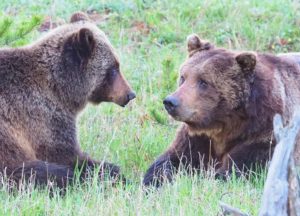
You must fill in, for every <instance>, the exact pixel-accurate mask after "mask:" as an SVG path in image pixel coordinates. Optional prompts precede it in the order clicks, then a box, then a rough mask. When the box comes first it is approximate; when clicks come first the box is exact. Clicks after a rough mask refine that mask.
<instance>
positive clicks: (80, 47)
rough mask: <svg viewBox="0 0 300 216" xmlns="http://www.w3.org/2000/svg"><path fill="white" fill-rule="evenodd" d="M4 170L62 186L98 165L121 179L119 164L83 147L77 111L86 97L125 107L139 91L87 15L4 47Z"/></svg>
mask: <svg viewBox="0 0 300 216" xmlns="http://www.w3.org/2000/svg"><path fill="white" fill-rule="evenodd" d="M0 74H1V79H0V172H1V173H2V174H3V173H4V172H6V173H7V175H8V176H11V177H12V179H14V180H17V181H18V180H19V179H20V178H21V177H22V176H25V177H29V176H30V175H31V173H34V174H35V180H36V182H37V183H39V184H47V181H48V179H49V178H51V179H54V181H55V182H56V184H57V186H59V187H64V186H65V184H66V183H67V181H69V179H70V178H72V177H73V170H74V168H75V166H78V169H79V170H82V174H83V176H84V175H85V173H86V171H88V170H93V169H94V167H100V173H99V175H100V176H101V177H103V176H104V174H105V173H108V174H109V175H110V176H112V177H114V178H116V179H118V178H119V177H120V176H119V175H120V172H119V167H118V166H116V165H113V164H110V163H107V162H104V161H96V160H94V159H91V158H90V157H89V156H88V155H87V154H86V153H84V152H83V151H82V150H81V149H80V145H79V142H78V139H77V129H76V117H77V116H78V113H79V112H80V111H82V109H83V108H84V107H85V106H86V105H87V103H89V102H90V103H93V104H99V103H101V102H104V101H107V102H114V103H116V104H118V105H120V106H125V105H126V104H127V103H128V102H129V101H130V100H132V99H133V98H134V97H135V94H134V92H133V91H132V90H131V88H130V86H129V85H128V83H127V81H126V80H125V79H124V77H123V75H122V73H121V71H120V63H119V60H118V57H117V55H116V53H115V51H114V49H113V47H112V45H111V43H110V42H109V40H108V39H107V37H106V36H105V34H104V33H103V32H102V31H101V30H99V29H98V28H97V27H96V25H94V24H93V23H91V22H90V21H89V19H88V17H87V16H86V15H85V14H83V13H76V14H74V15H73V16H72V17H71V22H70V23H69V24H65V25H63V26H61V27H58V28H56V29H54V30H52V31H50V32H49V33H48V34H46V35H45V36H44V37H43V38H41V39H40V40H38V41H37V42H35V43H33V44H31V45H29V46H25V47H21V48H16V49H13V48H7V49H0Z"/></svg>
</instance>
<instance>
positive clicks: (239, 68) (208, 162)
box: [143, 34, 300, 186]
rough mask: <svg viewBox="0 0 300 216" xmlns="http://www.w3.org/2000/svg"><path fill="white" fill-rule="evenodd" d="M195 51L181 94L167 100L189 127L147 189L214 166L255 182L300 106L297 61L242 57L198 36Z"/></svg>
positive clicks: (150, 175) (147, 180)
mask: <svg viewBox="0 0 300 216" xmlns="http://www.w3.org/2000/svg"><path fill="white" fill-rule="evenodd" d="M187 48H188V58H187V60H186V61H185V62H184V63H183V64H182V66H181V68H180V79H179V87H178V89H177V90H176V91H175V92H174V93H173V94H171V95H169V96H167V97H166V98H165V99H164V101H163V103H164V106H165V109H166V110H167V112H168V113H169V114H170V115H171V116H172V117H173V118H174V119H175V120H177V121H180V122H183V123H182V126H181V127H180V128H179V130H178V132H177V135H176V138H175V140H174V142H173V143H172V145H171V146H170V147H169V148H168V149H167V150H166V152H165V153H163V154H162V155H161V156H160V157H159V158H158V159H157V160H156V161H155V162H154V163H153V164H152V165H151V166H150V168H149V169H148V170H147V172H146V174H145V177H144V181H143V183H144V185H146V186H147V185H154V186H160V185H161V184H162V183H163V182H164V181H165V180H167V181H171V180H172V177H173V175H174V173H176V172H177V171H178V169H179V168H180V167H181V168H183V169H187V170H190V171H199V170H207V169H209V168H211V167H213V168H214V169H213V170H215V174H216V177H220V178H221V179H227V178H228V176H230V174H231V173H232V172H233V171H234V172H235V173H236V174H237V175H241V174H246V176H248V175H247V174H248V173H249V171H251V170H255V169H254V168H257V167H263V166H264V165H265V164H266V163H267V162H268V160H269V159H270V157H271V155H272V152H273V149H274V146H275V144H276V142H275V139H274V137H273V117H274V115H275V114H276V113H278V114H283V113H285V115H289V114H291V113H292V107H293V105H294V104H296V103H299V95H300V67H299V64H300V61H299V60H300V56H299V55H297V54H290V55H282V56H275V55H270V54H260V53H255V52H237V51H232V50H227V49H222V48H217V47H215V46H214V45H212V44H211V43H209V42H207V41H203V40H201V39H200V38H199V37H198V36H197V35H195V34H193V35H190V36H189V37H188V39H187ZM287 119H288V117H287ZM213 162H214V163H213Z"/></svg>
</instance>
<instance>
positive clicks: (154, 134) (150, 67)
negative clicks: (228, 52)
mask: <svg viewBox="0 0 300 216" xmlns="http://www.w3.org/2000/svg"><path fill="white" fill-rule="evenodd" d="M299 9H300V4H299V3H297V1H290V0H272V1H268V0H250V1H233V0H232V1H230V0H223V1H217V0H203V1H199V0H185V1H179V0H174V1H168V0H132V1H125V0H120V1H113V0H111V1H109V0H98V1H93V0H85V1H79V0H76V1H71V0H61V1H59V0H57V1H55V0H53V1H48V0H37V1H34V0H31V1H29V0H2V1H1V2H0V21H1V22H3V20H5V19H7V20H10V21H12V22H13V23H12V29H13V30H12V32H11V33H10V34H7V35H2V36H1V37H0V43H1V46H6V45H8V46H14V47H15V46H19V45H23V44H27V43H30V42H31V41H34V40H35V39H36V38H38V37H39V36H40V35H41V34H43V33H42V32H40V31H39V30H38V29H39V28H35V29H34V31H33V32H31V33H30V34H25V33H24V34H20V36H21V38H15V35H16V34H15V33H14V29H18V28H20V26H22V25H23V24H24V22H25V23H26V21H28V20H31V19H32V17H33V16H34V17H35V19H36V21H37V22H39V20H41V21H40V22H41V23H44V20H45V19H50V18H51V20H52V21H53V22H54V23H62V22H64V21H67V20H68V19H69V17H70V15H71V14H72V13H73V12H75V11H79V10H81V11H85V12H89V13H90V14H91V16H92V17H93V19H95V21H96V22H97V25H98V26H99V28H101V29H102V30H103V31H104V32H105V33H106V34H107V35H108V36H109V38H110V40H111V42H112V43H113V45H114V46H115V48H116V49H117V51H118V53H119V56H120V59H121V68H122V70H123V73H124V74H125V76H126V77H127V79H128V80H129V82H130V83H131V85H132V87H133V89H134V90H135V91H136V93H137V98H136V100H135V101H133V102H131V103H130V105H129V106H127V107H126V108H120V107H118V106H116V105H113V104H102V105H100V106H98V107H94V106H88V107H87V108H86V109H85V111H84V112H83V113H82V114H81V116H80V118H79V119H78V132H79V139H80V143H81V146H82V148H83V149H84V150H85V151H86V152H88V153H89V154H91V155H92V157H94V158H98V159H105V160H108V161H110V162H113V163H116V164H118V165H120V166H121V168H122V170H123V172H124V173H125V175H126V176H127V177H128V178H129V179H131V180H132V181H133V184H132V185H128V186H126V187H125V188H123V187H121V186H119V187H116V188H111V187H109V186H107V187H106V186H105V185H103V184H97V182H96V179H94V180H92V181H91V182H90V183H89V184H87V185H83V186H75V187H74V188H69V189H68V191H67V194H66V196H64V197H60V196H59V195H56V194H54V197H53V198H50V197H49V196H48V191H47V190H38V189H34V190H30V189H26V190H24V191H22V192H20V193H18V194H15V195H11V194H9V193H7V191H6V190H5V188H0V215H217V214H220V207H219V201H223V202H226V203H228V204H230V205H233V206H235V207H237V208H240V209H241V210H243V211H245V212H247V213H249V214H251V215H257V213H258V209H259V206H260V199H261V194H262V189H263V182H264V178H259V177H255V176H254V177H253V178H252V180H251V181H248V180H245V179H242V178H241V179H235V178H232V179H231V180H230V181H229V182H221V181H217V180H214V179H213V178H212V177H211V175H210V174H209V173H203V174H202V175H198V176H186V175H183V174H182V173H180V174H179V175H178V176H177V179H176V181H175V182H174V184H167V185H165V186H164V187H163V188H161V189H160V190H159V191H153V192H152V193H150V194H148V195H147V196H146V195H145V194H144V193H143V190H142V187H141V180H142V177H143V173H144V172H145V171H146V169H147V167H148V166H149V165H150V163H151V162H152V161H153V160H154V159H155V158H156V157H157V156H158V155H159V154H160V153H162V152H163V151H164V149H165V148H166V147H167V146H168V145H169V144H170V142H172V139H173V138H174V135H175V132H176V128H177V126H178V125H179V123H178V122H175V121H173V120H172V119H170V118H169V117H168V115H167V113H166V112H165V111H164V108H163V105H162V99H163V98H164V97H165V96H166V95H167V94H168V93H170V92H172V91H173V90H174V89H175V88H176V83H177V81H176V80H177V71H178V68H179V66H180V64H181V63H182V62H183V61H184V59H185V58H186V55H187V53H186V45H185V39H186V36H187V35H188V34H190V33H193V32H195V33H198V34H199V35H200V36H201V37H202V38H204V39H208V40H210V41H211V42H213V43H215V44H216V45H218V46H223V47H226V48H232V49H249V50H255V51H263V52H265V51H267V52H272V53H278V52H288V51H299V50H300V43H299V38H300V28H299V25H300V13H299ZM28 22H29V21H28ZM27 25H30V22H29V23H27ZM21 33H22V32H21Z"/></svg>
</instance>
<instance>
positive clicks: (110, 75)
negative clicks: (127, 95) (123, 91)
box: [106, 68, 118, 83]
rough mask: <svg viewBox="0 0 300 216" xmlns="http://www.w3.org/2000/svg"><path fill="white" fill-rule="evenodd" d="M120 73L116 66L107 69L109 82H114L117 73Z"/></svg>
mask: <svg viewBox="0 0 300 216" xmlns="http://www.w3.org/2000/svg"><path fill="white" fill-rule="evenodd" d="M117 74H118V70H117V69H116V68H110V69H108V70H107V73H106V79H107V81H108V82H110V83H111V82H113V81H114V79H115V77H116V75H117Z"/></svg>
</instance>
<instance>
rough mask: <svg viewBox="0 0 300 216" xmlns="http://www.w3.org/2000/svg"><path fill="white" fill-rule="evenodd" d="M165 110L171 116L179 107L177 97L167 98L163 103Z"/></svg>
mask: <svg viewBox="0 0 300 216" xmlns="http://www.w3.org/2000/svg"><path fill="white" fill-rule="evenodd" d="M163 103H164V106H165V109H166V110H167V111H168V113H170V114H172V113H173V112H174V111H175V109H176V108H177V107H178V106H179V100H178V98H177V97H174V96H168V97H166V98H165V99H164V101H163Z"/></svg>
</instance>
